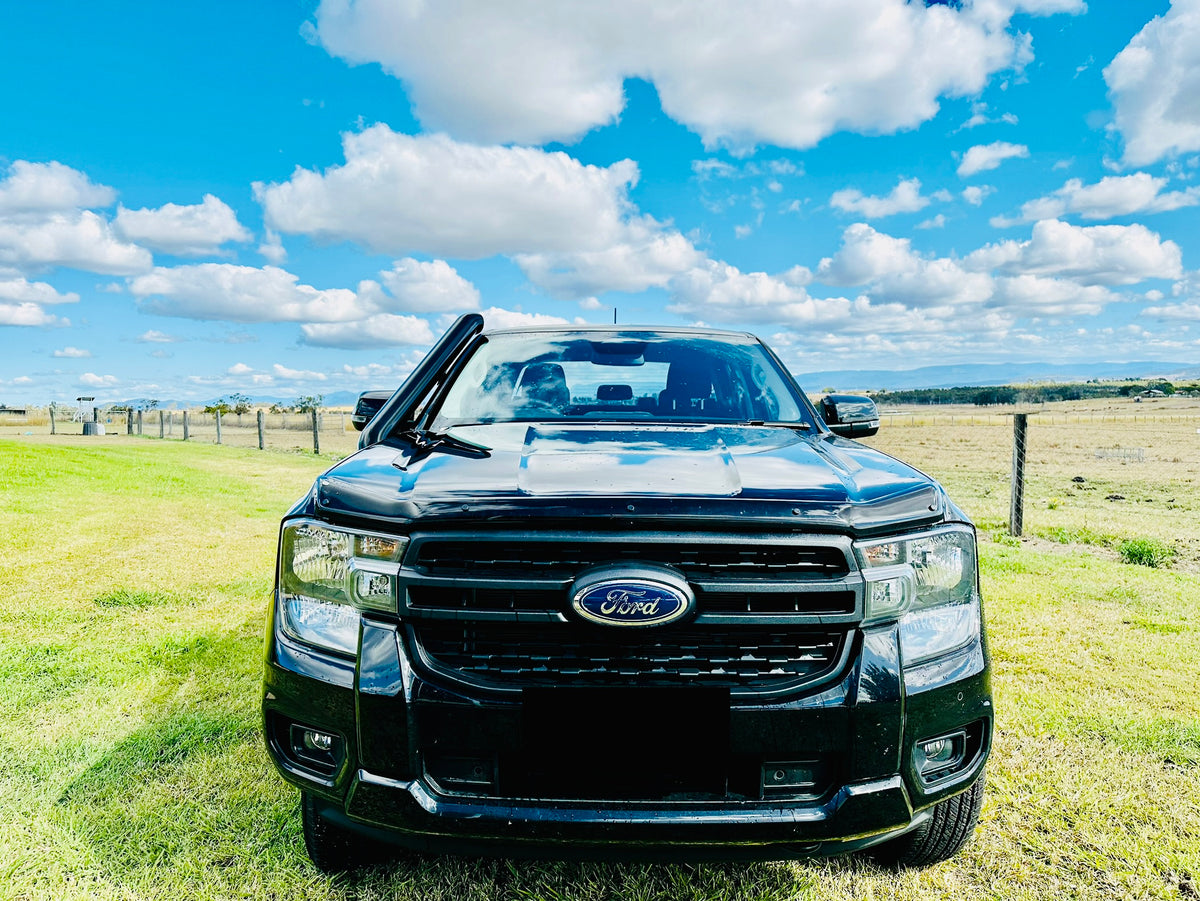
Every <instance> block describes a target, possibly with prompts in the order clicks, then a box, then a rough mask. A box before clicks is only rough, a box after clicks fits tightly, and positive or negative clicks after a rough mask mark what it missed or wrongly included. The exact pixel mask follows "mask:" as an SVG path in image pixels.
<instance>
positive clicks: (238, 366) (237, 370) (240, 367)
mask: <svg viewBox="0 0 1200 901" xmlns="http://www.w3.org/2000/svg"><path fill="white" fill-rule="evenodd" d="M252 372H254V367H253V366H248V365H247V364H245V363H234V364H233V365H232V366H230V367H229V368H228V369H226V370H225V373H226V374H227V375H250V374H251V373H252Z"/></svg>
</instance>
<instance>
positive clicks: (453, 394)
mask: <svg viewBox="0 0 1200 901" xmlns="http://www.w3.org/2000/svg"><path fill="white" fill-rule="evenodd" d="M572 419H584V420H590V421H594V420H601V421H603V420H610V421H629V420H640V419H649V420H668V421H675V420H683V421H689V422H756V421H761V422H787V423H801V424H807V425H811V424H812V423H811V420H810V417H809V414H808V412H807V410H806V408H805V407H804V405H803V404H802V403H801V402H800V401H799V400H798V398H797V397H796V394H795V391H794V389H793V387H792V384H791V382H790V381H789V380H788V379H787V378H786V377H785V376H784V375H783V373H781V372H780V371H779V369H778V366H777V364H776V362H775V360H774V359H773V358H772V357H771V356H770V354H768V353H767V352H766V351H765V350H764V348H763V347H762V345H761V344H759V343H758V342H757V341H755V340H753V339H751V338H749V337H742V336H737V335H721V336H719V337H718V336H714V337H707V336H699V335H694V334H670V333H658V332H635V331H629V332H621V331H614V332H611V333H607V332H573V333H572V332H566V333H555V334H551V335H548V334H544V333H536V332H530V333H519V332H517V333H508V334H497V335H492V336H490V337H489V338H488V340H487V341H486V342H484V343H483V344H482V345H480V347H479V348H478V349H477V350H476V352H475V354H474V355H473V356H472V357H471V359H470V360H469V361H468V362H467V364H466V365H465V366H464V368H463V369H462V371H461V372H460V373H459V375H458V377H457V379H456V380H455V381H454V384H453V385H451V386H450V389H449V391H448V392H447V393H446V395H445V397H444V399H443V400H442V402H441V405H440V407H439V409H438V412H437V415H436V416H435V418H434V421H433V423H432V427H433V428H434V429H435V430H438V431H442V430H445V429H447V428H451V427H453V426H456V425H467V424H473V423H490V422H523V421H547V420H572Z"/></svg>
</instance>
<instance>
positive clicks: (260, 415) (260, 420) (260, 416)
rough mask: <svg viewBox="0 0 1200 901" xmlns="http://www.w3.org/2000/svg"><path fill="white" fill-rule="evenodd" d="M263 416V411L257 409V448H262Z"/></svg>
mask: <svg viewBox="0 0 1200 901" xmlns="http://www.w3.org/2000/svg"><path fill="white" fill-rule="evenodd" d="M265 418H266V417H265V416H264V415H263V411H262V410H259V411H258V449H259V450H262V449H263V420H264V419H265Z"/></svg>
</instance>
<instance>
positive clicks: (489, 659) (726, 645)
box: [413, 624, 844, 691]
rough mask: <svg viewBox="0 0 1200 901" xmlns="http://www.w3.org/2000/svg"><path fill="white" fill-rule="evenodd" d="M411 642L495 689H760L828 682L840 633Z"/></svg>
mask: <svg viewBox="0 0 1200 901" xmlns="http://www.w3.org/2000/svg"><path fill="white" fill-rule="evenodd" d="M413 636H414V640H415V641H416V643H417V644H418V645H419V646H420V647H421V648H423V649H424V651H425V653H426V654H427V655H428V656H429V657H430V658H432V660H433V661H434V663H435V665H436V666H437V667H438V668H439V669H441V670H443V671H447V672H449V673H451V674H454V675H458V676H461V677H465V678H466V679H467V680H468V681H471V682H475V683H477V684H485V685H492V686H495V687H499V688H522V687H526V686H543V685H545V686H548V685H564V684H572V685H597V686H604V685H648V684H649V685H653V684H664V685H667V684H679V683H682V682H687V683H690V684H696V685H712V686H727V687H730V688H744V689H752V690H759V691H761V690H764V689H768V688H771V687H775V686H784V685H793V684H798V683H800V682H807V681H812V680H815V679H818V678H820V677H822V676H825V675H827V674H828V673H829V672H830V671H831V670H832V669H833V668H834V667H835V666H836V664H837V661H838V657H839V654H840V652H841V642H842V641H843V637H844V636H843V633H835V632H827V631H814V630H799V629H793V630H777V629H771V630H768V629H749V628H735V629H726V628H720V629H716V628H712V629H697V628H693V629H690V630H687V631H672V632H666V631H663V632H655V633H654V634H653V635H652V636H643V635H639V634H636V633H633V631H632V630H625V631H623V632H621V634H620V636H614V637H611V638H609V637H606V636H597V635H596V634H595V633H593V632H592V631H590V630H578V629H575V628H572V627H556V628H539V627H529V626H518V625H508V624H504V625H499V624H491V625H486V626H478V627H477V626H474V625H465V626H464V625H455V624H444V625H443V624H423V625H421V626H419V627H415V628H414V629H413Z"/></svg>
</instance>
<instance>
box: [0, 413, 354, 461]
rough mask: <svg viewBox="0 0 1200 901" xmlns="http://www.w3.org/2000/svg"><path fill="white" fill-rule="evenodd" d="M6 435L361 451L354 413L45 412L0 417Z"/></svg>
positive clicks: (341, 452)
mask: <svg viewBox="0 0 1200 901" xmlns="http://www.w3.org/2000/svg"><path fill="white" fill-rule="evenodd" d="M5 435H9V436H18V435H61V436H64V437H67V436H72V435H96V436H99V435H105V436H116V435H125V436H135V437H141V438H148V439H154V440H157V439H162V440H167V441H195V442H201V443H209V444H223V445H228V446H231V447H250V448H253V447H257V448H260V449H263V450H268V449H270V450H288V451H307V452H311V453H325V454H334V455H343V456H344V455H346V454H349V453H352V452H353V451H354V449H355V448H356V447H357V446H358V432H357V431H355V430H354V428H353V426H352V425H351V419H350V412H349V411H348V410H318V411H316V413H315V414H314V413H313V412H312V411H305V412H301V413H271V412H268V411H265V410H257V411H251V412H249V413H242V414H237V413H226V414H223V415H222V414H215V413H205V412H203V411H197V410H135V411H133V412H128V413H127V412H125V411H116V412H114V411H100V412H97V413H95V414H94V415H93V417H91V418H90V419H89V418H84V419H82V420H81V419H80V418H79V417H76V416H65V417H64V416H61V415H60V416H55V415H53V414H52V413H50V412H48V411H45V410H42V411H29V413H28V414H27V415H25V416H23V417H11V416H10V417H0V436H5Z"/></svg>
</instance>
